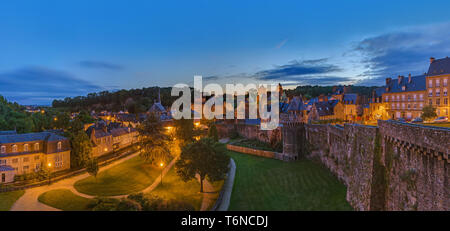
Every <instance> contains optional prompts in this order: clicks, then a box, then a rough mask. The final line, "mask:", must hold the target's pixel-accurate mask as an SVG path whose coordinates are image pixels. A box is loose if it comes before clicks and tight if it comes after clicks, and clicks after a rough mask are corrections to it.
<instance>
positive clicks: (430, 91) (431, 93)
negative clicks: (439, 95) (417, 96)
mask: <svg viewBox="0 0 450 231" xmlns="http://www.w3.org/2000/svg"><path fill="white" fill-rule="evenodd" d="M428 96H430V97H431V96H433V90H431V89H430V90H428Z"/></svg>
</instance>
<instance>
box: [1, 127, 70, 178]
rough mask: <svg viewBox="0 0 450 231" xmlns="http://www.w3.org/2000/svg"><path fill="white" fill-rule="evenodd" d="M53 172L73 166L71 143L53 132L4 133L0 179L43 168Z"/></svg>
mask: <svg viewBox="0 0 450 231" xmlns="http://www.w3.org/2000/svg"><path fill="white" fill-rule="evenodd" d="M43 166H46V167H48V168H49V169H50V171H52V172H57V171H61V170H65V169H69V168H70V143H69V140H68V139H67V138H66V137H63V136H60V135H57V134H55V133H53V132H49V131H45V132H38V133H25V134H17V133H15V132H11V131H8V132H1V133H0V176H1V178H0V183H9V182H12V181H14V176H15V175H22V174H27V173H32V172H37V171H39V170H41V168H42V167H43Z"/></svg>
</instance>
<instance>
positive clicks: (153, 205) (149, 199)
mask: <svg viewBox="0 0 450 231" xmlns="http://www.w3.org/2000/svg"><path fill="white" fill-rule="evenodd" d="M127 198H128V199H130V200H134V201H136V202H137V203H139V204H140V205H141V208H142V211H157V210H158V209H159V208H160V207H161V204H162V203H163V199H162V198H160V197H158V196H154V195H152V194H147V195H144V194H143V193H135V194H130V195H128V197H127Z"/></svg>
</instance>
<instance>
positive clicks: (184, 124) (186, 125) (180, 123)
mask: <svg viewBox="0 0 450 231" xmlns="http://www.w3.org/2000/svg"><path fill="white" fill-rule="evenodd" d="M174 124H175V137H176V138H177V139H178V140H179V142H180V146H181V147H183V146H185V145H186V144H188V143H190V142H192V141H194V136H195V134H194V123H193V121H192V120H191V119H184V118H182V119H179V120H174Z"/></svg>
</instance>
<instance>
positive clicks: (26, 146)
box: [23, 144, 28, 152]
mask: <svg viewBox="0 0 450 231" xmlns="http://www.w3.org/2000/svg"><path fill="white" fill-rule="evenodd" d="M23 151H24V152H28V144H24V145H23Z"/></svg>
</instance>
